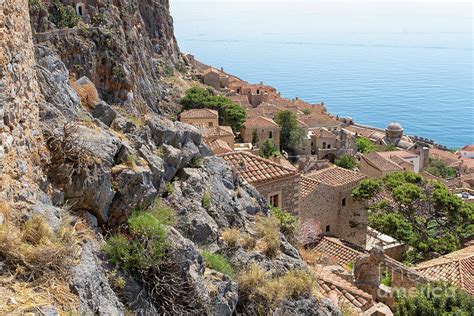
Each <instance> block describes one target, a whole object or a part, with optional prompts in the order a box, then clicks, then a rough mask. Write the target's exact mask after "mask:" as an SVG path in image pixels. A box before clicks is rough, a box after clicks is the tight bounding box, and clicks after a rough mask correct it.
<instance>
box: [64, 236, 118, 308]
mask: <svg viewBox="0 0 474 316" xmlns="http://www.w3.org/2000/svg"><path fill="white" fill-rule="evenodd" d="M101 264H102V263H101V261H100V260H99V259H98V258H97V255H96V252H95V250H94V246H93V244H92V242H86V243H85V244H84V245H83V246H82V254H81V262H80V263H79V265H77V266H76V267H74V268H73V269H72V272H73V278H72V284H71V286H72V288H73V290H74V291H75V292H76V293H77V294H78V295H79V298H80V302H81V304H80V306H79V313H80V314H83V315H110V316H113V315H124V306H123V304H122V303H121V302H120V300H119V299H118V297H117V296H116V295H115V293H114V291H113V290H112V288H111V287H110V285H109V283H108V280H107V276H106V274H105V273H106V272H105V270H104V269H103V268H102V267H101Z"/></svg>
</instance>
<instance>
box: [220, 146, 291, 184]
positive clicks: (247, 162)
mask: <svg viewBox="0 0 474 316" xmlns="http://www.w3.org/2000/svg"><path fill="white" fill-rule="evenodd" d="M219 156H220V157H222V158H224V159H225V160H226V161H227V162H228V163H230V164H231V165H232V166H233V167H234V168H235V169H236V170H237V171H238V172H239V173H240V175H241V176H242V178H243V179H244V180H245V181H247V182H248V183H250V184H253V185H257V184H262V183H266V182H270V181H274V180H279V179H283V178H288V177H292V176H294V175H297V174H298V171H297V170H295V169H292V168H288V167H285V166H282V165H280V164H278V163H276V162H273V161H271V160H268V159H265V158H262V157H259V156H256V155H254V154H251V153H249V152H246V151H233V152H230V153H225V154H223V155H219Z"/></svg>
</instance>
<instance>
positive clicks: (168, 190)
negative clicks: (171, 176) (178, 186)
mask: <svg viewBox="0 0 474 316" xmlns="http://www.w3.org/2000/svg"><path fill="white" fill-rule="evenodd" d="M173 192H174V187H173V183H171V182H169V181H166V182H165V192H164V195H165V197H167V196H170V195H171V194H173Z"/></svg>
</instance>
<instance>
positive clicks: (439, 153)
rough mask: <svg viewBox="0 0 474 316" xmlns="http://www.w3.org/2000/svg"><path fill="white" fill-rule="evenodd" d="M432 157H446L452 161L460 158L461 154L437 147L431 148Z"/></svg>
mask: <svg viewBox="0 0 474 316" xmlns="http://www.w3.org/2000/svg"><path fill="white" fill-rule="evenodd" d="M429 155H430V157H432V158H435V159H441V160H443V159H445V160H450V161H452V162H454V161H457V160H459V156H458V155H456V154H454V153H452V152H450V151H447V150H441V149H436V148H430V153H429Z"/></svg>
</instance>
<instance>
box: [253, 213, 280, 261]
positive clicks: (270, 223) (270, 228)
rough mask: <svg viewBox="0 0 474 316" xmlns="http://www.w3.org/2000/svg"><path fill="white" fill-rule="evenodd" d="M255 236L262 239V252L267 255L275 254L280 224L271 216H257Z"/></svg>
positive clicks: (278, 247)
mask: <svg viewBox="0 0 474 316" xmlns="http://www.w3.org/2000/svg"><path fill="white" fill-rule="evenodd" d="M255 228H256V231H257V236H258V237H259V238H261V241H263V249H262V250H263V252H264V253H265V254H266V255H268V256H275V255H276V254H277V253H278V250H279V249H280V224H279V222H278V220H277V219H276V218H274V217H272V216H268V217H263V216H261V217H258V218H257V224H256V226H255Z"/></svg>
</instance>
